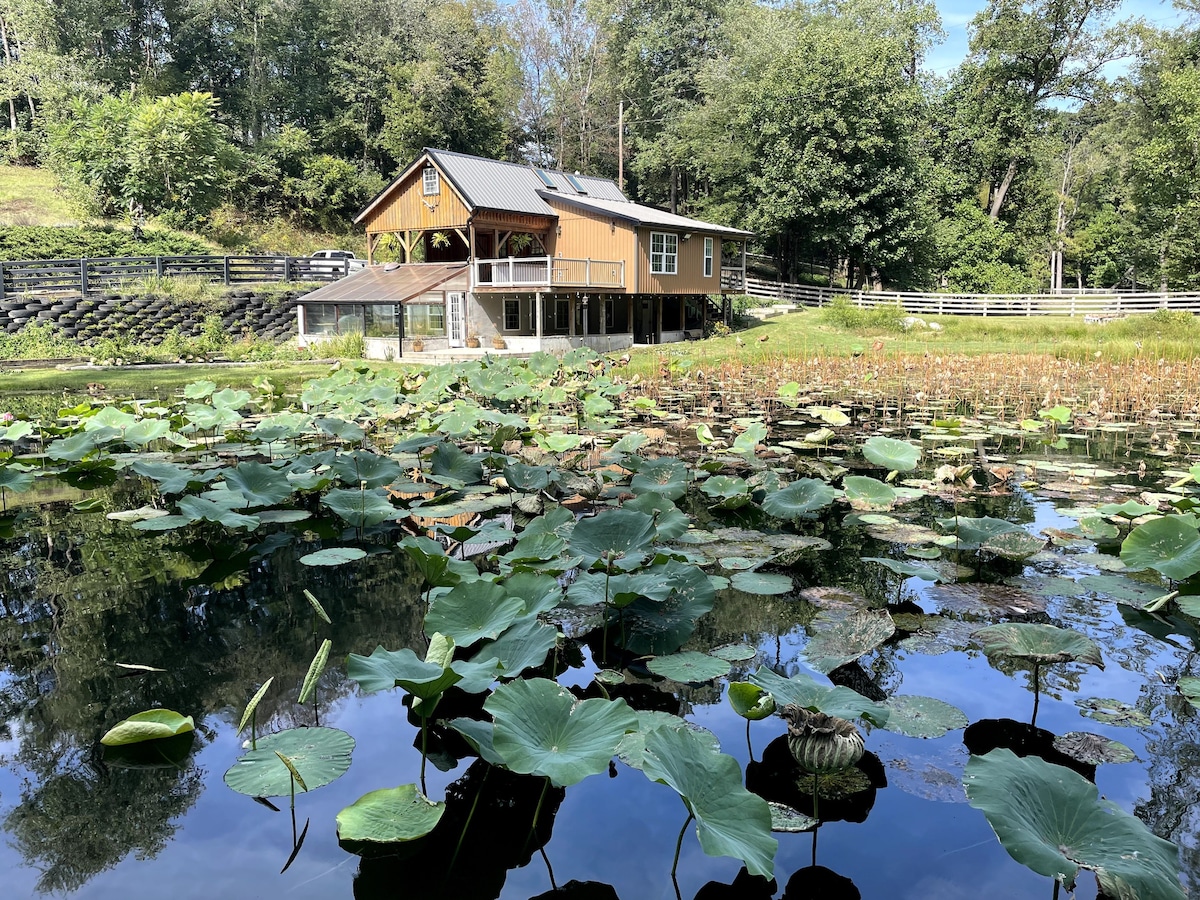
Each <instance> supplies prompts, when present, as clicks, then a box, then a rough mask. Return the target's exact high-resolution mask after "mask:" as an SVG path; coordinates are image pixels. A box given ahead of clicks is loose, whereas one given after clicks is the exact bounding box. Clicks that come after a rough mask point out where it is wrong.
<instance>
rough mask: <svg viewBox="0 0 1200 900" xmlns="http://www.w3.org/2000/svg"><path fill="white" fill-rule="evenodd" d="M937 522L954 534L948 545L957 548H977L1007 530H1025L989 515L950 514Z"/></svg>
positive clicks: (1007, 531)
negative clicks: (952, 541) (972, 516)
mask: <svg viewBox="0 0 1200 900" xmlns="http://www.w3.org/2000/svg"><path fill="white" fill-rule="evenodd" d="M937 523H938V525H940V526H941V527H942V528H944V529H945V530H946V531H948V532H950V533H951V534H952V535H953V536H954V538H955V541H954V543H953V544H951V545H950V546H953V547H954V548H955V549H958V550H978V549H979V548H980V547H981V546H982V545H983V543H984V542H985V541H989V540H992V539H994V538H996V537H998V536H1000V535H1002V534H1007V533H1009V532H1015V531H1021V532H1024V530H1025V529H1023V528H1022V527H1021V526H1020V525H1014V524H1013V523H1012V522H1005V521H1004V520H1003V519H994V518H992V517H991V516H982V517H980V518H977V519H975V518H971V517H970V516H952V517H950V518H948V519H938V520H937Z"/></svg>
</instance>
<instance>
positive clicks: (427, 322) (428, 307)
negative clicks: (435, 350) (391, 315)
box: [404, 303, 446, 338]
mask: <svg viewBox="0 0 1200 900" xmlns="http://www.w3.org/2000/svg"><path fill="white" fill-rule="evenodd" d="M404 334H405V336H406V337H420V338H427V337H445V336H446V307H445V306H444V305H440V304H435V303H406V304H404Z"/></svg>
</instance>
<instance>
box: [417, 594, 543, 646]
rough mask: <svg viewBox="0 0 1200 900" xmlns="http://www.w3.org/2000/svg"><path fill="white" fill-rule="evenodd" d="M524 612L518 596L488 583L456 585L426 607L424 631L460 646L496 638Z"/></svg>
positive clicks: (523, 605) (523, 606)
mask: <svg viewBox="0 0 1200 900" xmlns="http://www.w3.org/2000/svg"><path fill="white" fill-rule="evenodd" d="M524 609H525V604H524V603H523V602H522V601H521V599H520V598H518V597H510V596H508V594H507V593H505V591H504V588H502V587H501V586H500V585H498V584H492V583H490V582H472V583H470V584H459V585H456V586H455V587H453V588H451V590H450V591H449V592H448V593H445V594H442V595H441V596H440V597H438V598H437V599H435V600H434V601H433V603H432V604H430V607H429V612H428V613H426V615H425V630H426V631H438V632H441V633H442V634H446V635H449V636H450V637H452V638H454V642H455V643H456V644H457V645H458V646H460V647H469V646H470V645H471V644H474V643H475V642H476V641H480V640H483V639H485V638H487V639H493V638H496V637H499V636H500V632H502V631H504V629H506V628H507V627H508V626H509V625H511V624H512V623H513V622H515V621H516V619H517V617H518V616H520V615H521V614H522V613H523V612H524Z"/></svg>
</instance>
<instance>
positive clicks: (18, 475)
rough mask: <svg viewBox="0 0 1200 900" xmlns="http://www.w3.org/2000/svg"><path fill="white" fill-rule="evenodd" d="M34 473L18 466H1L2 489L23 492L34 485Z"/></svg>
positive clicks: (17, 492) (0, 481) (0, 482)
mask: <svg viewBox="0 0 1200 900" xmlns="http://www.w3.org/2000/svg"><path fill="white" fill-rule="evenodd" d="M34 478H35V476H34V474H33V473H32V472H25V471H22V470H21V469H19V468H17V467H16V466H11V465H9V466H0V491H4V490H7V491H12V492H13V493H15V494H23V493H24V492H25V491H27V490H29V489H30V488H31V487H33V481H34Z"/></svg>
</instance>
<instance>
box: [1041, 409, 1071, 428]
mask: <svg viewBox="0 0 1200 900" xmlns="http://www.w3.org/2000/svg"><path fill="white" fill-rule="evenodd" d="M1038 418H1039V419H1052V420H1054V421H1055V422H1057V423H1058V424H1059V425H1066V424H1067V423H1068V422H1070V421H1071V409H1070V407H1067V406H1063V405H1062V404H1059V405H1058V406H1052V407H1050V409H1039V410H1038Z"/></svg>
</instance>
